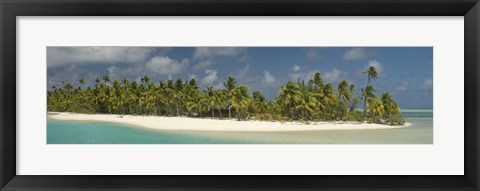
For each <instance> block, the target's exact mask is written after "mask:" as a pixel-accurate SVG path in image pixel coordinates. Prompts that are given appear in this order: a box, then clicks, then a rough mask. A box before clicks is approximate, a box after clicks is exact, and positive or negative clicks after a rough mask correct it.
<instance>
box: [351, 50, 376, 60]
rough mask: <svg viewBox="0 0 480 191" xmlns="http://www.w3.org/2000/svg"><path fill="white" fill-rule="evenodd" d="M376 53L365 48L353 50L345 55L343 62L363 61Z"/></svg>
mask: <svg viewBox="0 0 480 191" xmlns="http://www.w3.org/2000/svg"><path fill="white" fill-rule="evenodd" d="M373 54H374V52H372V51H368V50H367V49H365V48H351V49H348V50H347V51H345V53H344V54H343V60H362V59H366V58H368V57H370V56H372V55H373Z"/></svg>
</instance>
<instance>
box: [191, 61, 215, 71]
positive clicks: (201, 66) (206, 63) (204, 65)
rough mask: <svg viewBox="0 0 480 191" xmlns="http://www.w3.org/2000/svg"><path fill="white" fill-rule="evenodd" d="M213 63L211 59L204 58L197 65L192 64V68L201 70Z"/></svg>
mask: <svg viewBox="0 0 480 191" xmlns="http://www.w3.org/2000/svg"><path fill="white" fill-rule="evenodd" d="M213 64H214V62H213V60H212V59H208V60H204V61H201V62H199V63H198V64H197V65H195V66H193V69H194V70H201V69H205V68H208V67H209V66H212V65H213Z"/></svg>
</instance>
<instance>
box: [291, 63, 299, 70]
mask: <svg viewBox="0 0 480 191" xmlns="http://www.w3.org/2000/svg"><path fill="white" fill-rule="evenodd" d="M291 70H292V71H293V72H298V71H300V66H298V65H296V64H295V65H293V67H292V68H291Z"/></svg>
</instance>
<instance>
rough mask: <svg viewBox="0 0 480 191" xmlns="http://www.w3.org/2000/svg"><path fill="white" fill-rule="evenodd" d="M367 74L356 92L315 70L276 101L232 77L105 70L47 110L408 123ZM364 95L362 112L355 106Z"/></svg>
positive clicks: (66, 89)
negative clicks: (204, 81)
mask: <svg viewBox="0 0 480 191" xmlns="http://www.w3.org/2000/svg"><path fill="white" fill-rule="evenodd" d="M365 74H367V77H368V82H367V86H366V87H365V89H361V95H359V96H355V85H353V84H349V83H348V82H347V81H345V80H343V81H342V82H340V84H339V85H338V88H337V89H335V88H334V87H333V86H332V84H330V83H327V84H325V83H324V82H323V80H322V78H321V76H320V73H316V74H315V75H314V76H313V79H311V80H309V81H308V82H307V83H305V82H304V81H303V80H302V81H300V80H298V81H297V82H291V81H290V82H288V83H287V84H284V85H283V86H281V87H280V93H279V95H278V96H277V97H276V98H275V99H274V100H267V99H266V98H265V97H264V96H263V95H262V94H261V92H259V91H254V92H253V94H252V95H250V93H249V89H248V87H246V86H241V85H239V84H238V83H237V82H236V80H235V79H234V78H232V77H229V78H228V79H227V81H225V82H224V83H223V86H224V88H222V89H214V88H213V87H207V88H206V89H200V88H199V86H198V84H197V81H196V80H195V79H191V80H189V81H183V80H181V79H177V80H176V81H173V80H167V81H159V83H154V82H151V81H150V78H149V77H148V76H144V77H143V78H141V80H140V83H137V82H135V81H133V82H130V80H129V79H128V78H125V79H123V80H122V81H118V80H115V81H113V82H112V81H111V80H110V77H109V76H108V75H105V76H103V77H102V80H100V79H96V80H95V86H94V87H87V88H84V87H83V86H84V85H85V83H86V82H85V80H84V79H80V80H79V86H78V87H77V88H74V86H73V85H72V84H71V83H63V88H57V87H53V90H52V91H48V92H47V93H48V95H47V103H48V111H58V112H76V113H107V114H132V115H158V116H188V117H213V118H220V119H221V118H227V117H228V118H236V119H238V120H248V119H256V120H268V121H291V120H298V121H359V122H363V121H367V122H370V123H382V124H390V125H400V124H404V123H405V120H404V119H403V117H402V116H401V114H400V109H399V107H398V105H397V103H396V102H395V101H394V100H393V99H392V97H391V96H390V95H389V94H388V93H384V94H383V95H382V96H380V97H377V96H376V95H375V87H374V86H372V85H371V83H372V80H376V79H377V78H378V74H377V71H376V70H375V68H374V67H370V68H368V70H367V71H366V72H365ZM362 100H363V105H364V109H363V112H361V111H358V110H357V109H356V108H357V106H358V105H359V104H360V102H361V101H362ZM227 113H228V115H227Z"/></svg>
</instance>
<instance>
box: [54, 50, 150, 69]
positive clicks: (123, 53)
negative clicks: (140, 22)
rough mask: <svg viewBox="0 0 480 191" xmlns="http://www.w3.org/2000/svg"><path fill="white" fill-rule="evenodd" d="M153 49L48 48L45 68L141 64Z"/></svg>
mask: <svg viewBox="0 0 480 191" xmlns="http://www.w3.org/2000/svg"><path fill="white" fill-rule="evenodd" d="M154 51H155V48H148V47H147V48H146V47H48V48H47V66H48V67H52V66H62V65H69V64H117V63H128V64H136V63H143V62H144V61H145V60H147V59H148V58H149V57H150V56H151V54H152V53H154Z"/></svg>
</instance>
